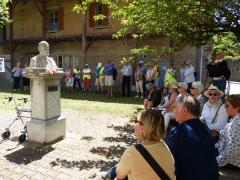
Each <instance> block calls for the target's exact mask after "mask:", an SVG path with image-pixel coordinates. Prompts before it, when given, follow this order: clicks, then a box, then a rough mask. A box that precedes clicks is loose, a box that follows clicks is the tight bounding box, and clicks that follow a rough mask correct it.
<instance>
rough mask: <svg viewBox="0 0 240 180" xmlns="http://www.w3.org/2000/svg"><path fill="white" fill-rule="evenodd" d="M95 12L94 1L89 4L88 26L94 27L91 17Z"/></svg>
mask: <svg viewBox="0 0 240 180" xmlns="http://www.w3.org/2000/svg"><path fill="white" fill-rule="evenodd" d="M95 14H96V3H93V4H90V5H89V17H88V20H89V27H94V26H95V21H94V19H93V16H95Z"/></svg>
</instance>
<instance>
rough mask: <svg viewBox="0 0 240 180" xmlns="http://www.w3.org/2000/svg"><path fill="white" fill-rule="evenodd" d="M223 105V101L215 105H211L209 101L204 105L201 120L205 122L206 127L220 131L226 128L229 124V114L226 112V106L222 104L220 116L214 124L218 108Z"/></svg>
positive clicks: (218, 115)
mask: <svg viewBox="0 0 240 180" xmlns="http://www.w3.org/2000/svg"><path fill="white" fill-rule="evenodd" d="M220 104H222V100H221V99H219V101H218V102H217V103H215V104H211V103H210V102H209V101H207V102H206V103H205V104H204V105H203V110H202V115H201V117H200V119H201V120H204V121H205V123H206V125H207V126H208V128H209V129H210V130H217V131H220V130H221V129H223V128H224V126H225V125H226V124H227V123H228V114H227V112H226V108H225V105H224V104H222V105H221V107H220V109H219V111H218V114H217V116H216V118H215V120H214V122H213V123H212V121H213V119H214V116H215V114H216V112H217V109H218V107H219V106H220Z"/></svg>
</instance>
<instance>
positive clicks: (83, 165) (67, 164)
mask: <svg viewBox="0 0 240 180" xmlns="http://www.w3.org/2000/svg"><path fill="white" fill-rule="evenodd" d="M117 163H118V161H104V160H98V161H92V160H87V161H85V160H81V161H68V160H66V159H59V158H57V159H56V160H55V161H52V162H51V163H50V165H51V166H52V167H54V166H60V167H64V168H77V169H79V170H83V169H84V170H91V169H93V168H97V169H100V171H108V170H109V169H110V168H111V167H113V166H114V165H116V164H117Z"/></svg>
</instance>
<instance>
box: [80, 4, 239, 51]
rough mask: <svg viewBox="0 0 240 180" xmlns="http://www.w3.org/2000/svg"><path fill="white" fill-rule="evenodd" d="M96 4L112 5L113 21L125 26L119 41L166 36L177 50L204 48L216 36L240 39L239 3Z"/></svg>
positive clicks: (116, 36) (82, 7)
mask: <svg viewBox="0 0 240 180" xmlns="http://www.w3.org/2000/svg"><path fill="white" fill-rule="evenodd" d="M96 1H97V2H101V3H104V4H108V5H109V7H110V8H112V11H113V12H112V16H113V18H117V19H118V20H119V21H120V22H121V24H122V25H123V28H122V29H121V30H119V31H118V32H117V33H116V34H115V35H114V37H115V38H119V37H122V36H124V35H126V34H128V33H132V32H133V31H134V32H136V33H135V34H133V36H134V38H143V37H147V36H149V35H164V36H166V37H168V38H169V39H172V40H173V42H174V47H175V48H178V47H183V46H185V45H187V44H190V45H194V46H199V45H203V44H206V43H207V42H208V41H209V40H210V39H211V38H212V37H213V36H214V35H216V34H221V33H224V32H232V33H233V34H234V35H235V36H236V38H237V39H240V4H239V0H227V1H226V0H122V1H119V0H102V1H101V0H96ZM96 1H94V2H96ZM91 2H93V0H82V4H79V5H78V6H76V9H78V10H80V11H86V10H87V6H88V4H89V3H91ZM99 18H102V17H99ZM165 50H166V49H165ZM173 50H174V49H173ZM166 51H168V50H166Z"/></svg>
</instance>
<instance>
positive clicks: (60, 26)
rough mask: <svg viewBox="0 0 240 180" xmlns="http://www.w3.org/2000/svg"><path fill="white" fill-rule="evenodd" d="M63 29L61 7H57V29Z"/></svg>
mask: <svg viewBox="0 0 240 180" xmlns="http://www.w3.org/2000/svg"><path fill="white" fill-rule="evenodd" d="M63 29H64V11H63V8H59V9H58V30H63Z"/></svg>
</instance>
